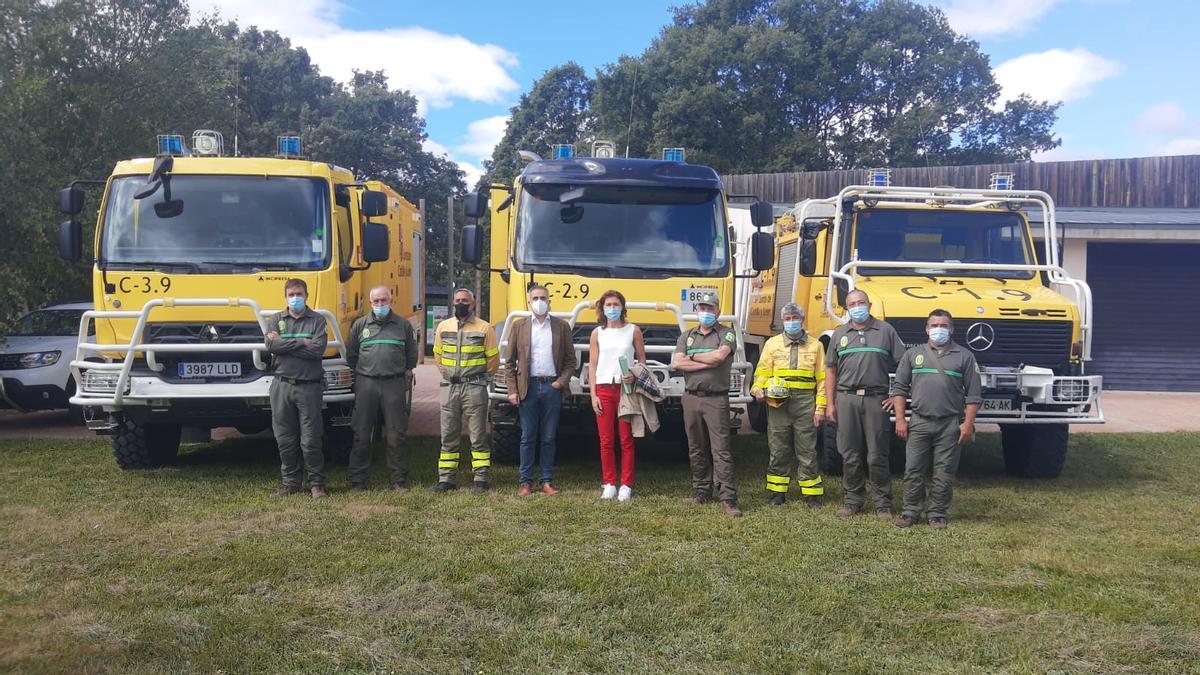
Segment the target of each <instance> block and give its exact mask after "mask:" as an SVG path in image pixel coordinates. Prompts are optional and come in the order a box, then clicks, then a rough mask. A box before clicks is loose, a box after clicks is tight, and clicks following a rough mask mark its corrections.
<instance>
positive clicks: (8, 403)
mask: <svg viewBox="0 0 1200 675" xmlns="http://www.w3.org/2000/svg"><path fill="white" fill-rule="evenodd" d="M89 309H92V303H90V302H73V303H70V304H64V305H50V306H48V307H43V308H42V309H37V310H34V311H32V312H30V313H28V314H26V315H25V316H23V317H21V318H20V319H19V320H18V321H17V323H16V325H14V326H13V329H12V331H11V332H10V333H9V334H8V337H7V338H0V408H15V409H17V410H22V411H30V410H54V409H60V408H67V407H69V406H68V405H67V399H68V398H70V397H71V395H73V394H74V393H75V382H74V380H72V379H71V369H70V368H69V365H70V363H71V360H72V359H74V358H75V345H76V343H78V342H79V320H80V318H81V317H82V316H83V313H84V312H86V311H87V310H89Z"/></svg>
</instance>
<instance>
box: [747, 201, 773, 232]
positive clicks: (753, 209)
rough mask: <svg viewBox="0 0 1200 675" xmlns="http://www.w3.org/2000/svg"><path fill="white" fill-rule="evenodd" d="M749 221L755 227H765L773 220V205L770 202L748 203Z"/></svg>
mask: <svg viewBox="0 0 1200 675" xmlns="http://www.w3.org/2000/svg"><path fill="white" fill-rule="evenodd" d="M750 222H751V223H753V224H754V226H755V227H766V226H768V225H771V224H772V223H774V222H775V207H773V206H771V203H770V202H754V203H753V204H751V205H750Z"/></svg>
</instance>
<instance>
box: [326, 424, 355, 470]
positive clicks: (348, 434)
mask: <svg viewBox="0 0 1200 675" xmlns="http://www.w3.org/2000/svg"><path fill="white" fill-rule="evenodd" d="M321 447H322V449H323V450H324V451H325V461H326V462H329V463H330V464H336V465H338V466H346V465H347V464H349V463H350V449H351V448H353V447H354V429H351V428H350V427H329V426H327V427H325V438H324V439H323V441H322V443H321Z"/></svg>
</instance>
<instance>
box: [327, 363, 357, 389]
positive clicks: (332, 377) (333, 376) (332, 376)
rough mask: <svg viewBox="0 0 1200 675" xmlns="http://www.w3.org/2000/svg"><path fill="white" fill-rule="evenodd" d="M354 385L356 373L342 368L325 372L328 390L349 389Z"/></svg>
mask: <svg viewBox="0 0 1200 675" xmlns="http://www.w3.org/2000/svg"><path fill="white" fill-rule="evenodd" d="M353 384H354V371H352V370H350V369H349V368H346V367H345V366H342V367H340V368H335V369H333V370H326V371H325V388H326V389H349V388H350V387H351V385H353Z"/></svg>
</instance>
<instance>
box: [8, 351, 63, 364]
mask: <svg viewBox="0 0 1200 675" xmlns="http://www.w3.org/2000/svg"><path fill="white" fill-rule="evenodd" d="M61 356H62V352H60V351H53V352H30V353H28V354H22V355H21V358H20V359H19V360H18V361H17V363H18V365H19V367H21V368H42V367H45V366H52V365H54V364H56V363H58V359H59V357H61Z"/></svg>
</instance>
